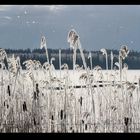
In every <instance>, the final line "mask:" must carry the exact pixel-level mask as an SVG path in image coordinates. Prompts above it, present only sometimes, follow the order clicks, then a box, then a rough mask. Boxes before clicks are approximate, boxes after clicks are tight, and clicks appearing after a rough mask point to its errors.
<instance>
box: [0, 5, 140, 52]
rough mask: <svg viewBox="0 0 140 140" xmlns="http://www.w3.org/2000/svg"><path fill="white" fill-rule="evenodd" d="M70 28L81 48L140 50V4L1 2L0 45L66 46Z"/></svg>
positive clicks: (16, 46)
mask: <svg viewBox="0 0 140 140" xmlns="http://www.w3.org/2000/svg"><path fill="white" fill-rule="evenodd" d="M71 28H74V29H75V30H76V31H77V33H78V34H79V36H80V40H81V43H82V47H83V48H84V49H87V50H99V49H101V48H109V49H119V48H120V45H128V47H129V48H130V49H134V50H138V51H140V47H139V45H140V39H139V38H140V5H6V6H4V5H0V48H39V46H40V40H41V36H42V35H45V36H46V38H47V45H48V48H68V47H69V44H68V43H67V34H68V31H69V30H70V29H71Z"/></svg>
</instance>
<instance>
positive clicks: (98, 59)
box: [5, 49, 140, 69]
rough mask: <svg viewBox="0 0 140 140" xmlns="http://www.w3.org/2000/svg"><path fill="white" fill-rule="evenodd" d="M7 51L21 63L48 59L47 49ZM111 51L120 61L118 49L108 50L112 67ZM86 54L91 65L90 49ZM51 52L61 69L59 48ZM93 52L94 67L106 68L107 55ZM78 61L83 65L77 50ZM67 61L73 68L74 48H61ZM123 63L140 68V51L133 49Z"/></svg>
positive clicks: (54, 62) (129, 66) (50, 50)
mask: <svg viewBox="0 0 140 140" xmlns="http://www.w3.org/2000/svg"><path fill="white" fill-rule="evenodd" d="M5 51H6V52H7V55H8V56H9V57H10V56H11V55H12V54H14V55H15V56H19V57H20V61H21V64H22V63H23V62H24V61H26V60H27V59H32V60H39V61H40V62H41V64H43V63H44V62H46V61H47V58H46V53H45V49H33V50H30V49H17V50H15V49H5ZM111 51H112V52H113V54H114V61H113V62H114V63H115V62H118V54H119V51H118V50H107V53H108V64H109V69H110V63H111V59H110V53H111ZM83 52H84V55H85V59H86V63H87V66H89V67H90V60H89V59H88V55H89V51H87V50H84V51H83ZM48 53H49V59H51V58H52V57H54V58H55V61H53V64H54V66H55V68H56V69H59V49H48ZM91 54H92V62H93V64H92V65H93V68H94V67H95V66H97V65H99V66H101V67H102V69H105V67H106V62H105V56H104V55H103V54H102V53H101V52H100V51H91ZM76 57H77V61H76V64H78V65H79V66H82V65H83V62H82V59H81V55H80V51H79V50H77V56H76ZM64 63H67V64H68V66H69V69H72V68H73V50H72V49H61V64H64ZM123 63H126V64H127V65H128V68H129V69H140V52H137V51H133V50H131V51H130V52H129V55H128V57H127V58H126V59H125V60H124V62H123ZM22 68H23V69H24V68H25V67H24V65H23V64H22Z"/></svg>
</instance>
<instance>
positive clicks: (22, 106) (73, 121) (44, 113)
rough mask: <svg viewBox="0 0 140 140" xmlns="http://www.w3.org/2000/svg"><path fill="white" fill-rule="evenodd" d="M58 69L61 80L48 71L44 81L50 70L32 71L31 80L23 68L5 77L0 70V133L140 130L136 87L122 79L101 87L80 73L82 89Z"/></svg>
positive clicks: (138, 100)
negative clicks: (0, 73)
mask: <svg viewBox="0 0 140 140" xmlns="http://www.w3.org/2000/svg"><path fill="white" fill-rule="evenodd" d="M62 72H64V73H65V74H64V75H63V77H61V79H60V78H59V77H53V76H52V75H53V72H52V73H51V76H52V77H51V78H52V79H51V80H48V79H50V77H49V71H45V72H44V71H43V72H42V73H43V74H44V75H42V76H40V75H39V71H34V72H33V74H34V80H35V81H34V84H33V80H32V79H31V78H29V77H28V76H29V75H28V74H26V73H25V72H24V71H22V72H21V73H20V74H19V75H18V76H17V77H14V76H13V77H11V79H9V71H6V70H4V71H3V80H2V76H1V80H0V83H1V84H0V89H1V90H0V99H1V104H0V131H1V132H140V130H139V129H140V126H139V120H140V113H139V112H140V111H139V110H140V108H139V106H140V97H139V96H140V95H139V93H140V88H139V86H138V85H135V84H133V83H129V82H128V81H126V82H124V83H123V84H122V86H121V85H119V84H118V82H117V81H116V82H115V81H114V82H109V83H110V84H106V83H102V87H100V86H99V85H100V84H101V83H99V82H98V81H95V80H94V79H93V77H94V76H93V75H94V73H92V74H91V75H92V76H91V77H90V80H91V81H87V79H86V78H87V77H86V76H85V77H83V75H84V74H81V77H79V83H81V84H83V85H85V86H86V88H85V87H82V86H81V87H80V88H75V87H74V86H75V85H74V84H73V81H71V80H70V75H69V74H68V73H67V72H66V71H65V70H64V71H62ZM99 74H101V73H99ZM96 76H97V75H96ZM100 77H102V76H100ZM15 79H16V82H14V81H15ZM100 80H103V79H100ZM88 82H89V83H88ZM94 85H96V87H94ZM33 86H34V87H33ZM56 86H58V87H59V88H58V89H55V87H56ZM13 91H14V92H13Z"/></svg>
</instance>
